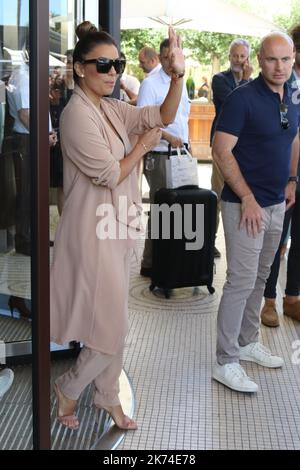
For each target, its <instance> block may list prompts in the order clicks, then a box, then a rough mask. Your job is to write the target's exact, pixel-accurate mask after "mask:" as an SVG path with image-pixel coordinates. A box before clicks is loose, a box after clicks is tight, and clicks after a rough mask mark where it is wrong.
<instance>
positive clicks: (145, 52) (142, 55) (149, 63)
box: [139, 46, 161, 77]
mask: <svg viewBox="0 0 300 470" xmlns="http://www.w3.org/2000/svg"><path fill="white" fill-rule="evenodd" d="M139 63H140V67H141V69H143V71H144V72H145V73H146V74H147V77H149V75H152V74H154V73H156V72H159V70H160V69H161V64H160V61H159V55H158V54H157V52H156V50H155V49H153V48H152V47H148V46H145V47H143V49H141V50H140V52H139Z"/></svg>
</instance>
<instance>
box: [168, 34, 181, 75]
mask: <svg viewBox="0 0 300 470" xmlns="http://www.w3.org/2000/svg"><path fill="white" fill-rule="evenodd" d="M169 41H170V47H169V61H170V67H171V70H172V72H173V73H177V74H182V73H184V71H185V61H184V55H183V51H182V47H181V38H180V37H179V36H177V34H176V32H175V30H174V28H173V27H172V26H169Z"/></svg>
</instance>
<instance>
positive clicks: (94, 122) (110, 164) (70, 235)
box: [50, 28, 185, 430]
mask: <svg viewBox="0 0 300 470" xmlns="http://www.w3.org/2000/svg"><path fill="white" fill-rule="evenodd" d="M169 40H170V46H169V67H170V72H171V77H170V82H169V91H168V93H167V96H166V98H165V100H164V101H163V102H162V103H161V104H160V105H158V106H148V107H147V106H146V107H144V108H139V107H136V106H131V105H128V104H127V103H124V102H122V101H120V100H115V99H112V98H107V97H108V96H110V95H111V94H112V92H113V90H114V87H115V84H116V81H117V78H118V75H121V74H122V73H123V71H124V69H125V65H126V64H125V61H124V60H123V59H121V58H120V57H119V51H118V48H117V45H116V43H115V41H114V39H113V38H112V37H111V36H110V35H109V34H107V33H105V32H94V33H88V34H86V35H84V37H83V38H82V39H81V40H80V41H79V42H78V43H77V44H76V46H75V49H74V54H73V64H74V65H73V66H74V81H75V88H74V92H73V95H72V97H71V99H70V101H69V103H68V104H67V106H66V107H65V109H64V111H63V113H62V116H61V121H60V132H61V134H60V136H61V145H62V152H63V158H64V193H65V197H66V200H65V205H64V209H63V212H62V216H61V218H60V221H59V225H58V229H57V233H56V239H55V245H54V256H53V263H52V266H51V283H50V285H51V338H52V340H53V341H54V342H56V343H58V344H65V343H68V342H70V341H73V340H75V341H78V342H80V343H82V344H83V345H84V347H83V349H82V350H81V352H80V354H79V356H78V358H77V361H76V364H75V365H74V366H73V367H72V368H71V369H69V370H68V371H67V372H65V374H63V375H62V376H60V377H59V378H58V379H56V380H55V386H54V387H55V392H56V396H57V420H58V421H59V422H60V423H61V424H63V425H64V426H66V427H68V428H70V429H78V427H79V420H78V418H77V416H76V414H75V410H76V405H77V401H78V399H79V397H80V395H81V393H82V392H83V391H84V389H85V388H86V387H87V386H88V385H90V384H91V383H94V385H95V389H96V392H95V397H94V404H95V407H96V408H103V409H105V410H106V411H107V412H108V413H109V414H110V415H111V416H112V418H113V420H114V422H115V424H116V425H117V426H118V427H119V428H121V429H126V430H128V429H132V430H133V429H136V428H137V424H136V423H135V422H134V421H133V420H132V419H130V418H129V417H128V416H126V415H125V414H124V411H123V409H122V406H121V403H120V400H119V397H118V392H119V376H120V373H121V370H122V365H123V350H124V342H125V337H126V334H127V329H128V318H127V308H128V307H127V303H128V284H129V265H130V257H131V254H132V250H133V249H135V247H136V243H135V240H136V239H137V238H139V232H140V224H139V222H138V220H139V218H140V216H141V201H140V194H139V189H138V184H137V174H136V165H137V164H138V162H139V161H140V160H141V159H142V158H143V156H144V155H145V154H146V153H147V152H148V151H149V150H151V148H152V147H153V146H155V145H156V144H157V143H158V142H159V141H160V137H161V130H160V128H161V127H164V126H165V125H168V124H170V123H171V122H172V121H173V120H174V119H175V116H176V112H177V108H178V105H179V102H180V98H181V94H182V89H183V76H184V66H185V64H184V56H183V53H182V49H181V46H180V41H179V39H178V38H177V36H176V33H175V31H174V30H173V29H172V28H170V30H169ZM131 134H137V135H138V136H139V137H138V141H137V143H136V144H135V145H134V147H132V146H131V144H130V141H129V135H131ZM125 157H126V158H125ZM124 199H125V201H126V207H125V208H124V206H123V204H124ZM109 209H112V210H109ZM106 211H108V219H107V218H106V215H107V213H106ZM124 211H125V213H124ZM106 224H108V227H109V228H110V230H111V231H110V233H109V234H107V233H106V230H105V227H106ZM120 232H121V233H120Z"/></svg>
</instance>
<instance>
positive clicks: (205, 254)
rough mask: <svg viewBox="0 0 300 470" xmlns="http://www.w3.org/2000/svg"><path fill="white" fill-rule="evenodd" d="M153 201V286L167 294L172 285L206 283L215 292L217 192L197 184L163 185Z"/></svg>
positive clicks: (175, 286) (151, 286)
mask: <svg viewBox="0 0 300 470" xmlns="http://www.w3.org/2000/svg"><path fill="white" fill-rule="evenodd" d="M154 202H155V204H154V206H153V207H152V208H151V210H152V212H151V238H152V247H153V259H152V277H151V285H150V290H151V291H152V290H153V289H154V288H155V287H160V288H162V289H164V293H165V296H166V298H168V297H169V289H173V288H177V287H192V286H200V285H206V286H207V288H208V291H209V293H210V294H213V293H214V291H215V289H214V288H213V285H212V283H213V274H214V244H215V234H216V213H217V195H216V194H215V193H214V192H212V191H209V190H207V189H200V188H198V187H197V186H184V187H181V188H178V189H165V188H163V189H160V190H158V191H157V192H156V194H155V199H154ZM168 231H169V233H168ZM193 236H194V238H192V237H193Z"/></svg>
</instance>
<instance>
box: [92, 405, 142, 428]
mask: <svg viewBox="0 0 300 470" xmlns="http://www.w3.org/2000/svg"><path fill="white" fill-rule="evenodd" d="M101 408H102V409H103V410H105V411H106V412H107V413H108V414H109V415H110V416H111V417H112V419H113V421H114V423H115V425H116V426H117V427H118V428H120V429H125V430H135V429H137V427H138V426H137V423H136V422H135V421H134V420H133V419H130V418H129V416H126V415H125V414H124V412H123V409H122V406H121V405H116V406H106V407H103V406H102V407H101Z"/></svg>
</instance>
